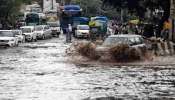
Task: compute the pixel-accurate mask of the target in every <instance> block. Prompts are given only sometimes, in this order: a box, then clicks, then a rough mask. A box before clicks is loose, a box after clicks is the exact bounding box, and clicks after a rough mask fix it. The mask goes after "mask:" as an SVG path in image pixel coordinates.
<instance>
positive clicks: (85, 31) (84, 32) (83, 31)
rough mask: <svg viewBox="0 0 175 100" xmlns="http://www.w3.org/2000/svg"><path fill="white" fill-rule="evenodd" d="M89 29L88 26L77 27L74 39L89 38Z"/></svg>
mask: <svg viewBox="0 0 175 100" xmlns="http://www.w3.org/2000/svg"><path fill="white" fill-rule="evenodd" d="M89 36H90V28H89V26H88V25H77V30H75V37H77V38H78V37H87V38H88V37H89Z"/></svg>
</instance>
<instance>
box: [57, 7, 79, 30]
mask: <svg viewBox="0 0 175 100" xmlns="http://www.w3.org/2000/svg"><path fill="white" fill-rule="evenodd" d="M81 12H82V9H81V8H80V6H79V5H65V6H64V8H63V10H62V13H61V18H60V22H61V28H62V30H63V33H66V29H67V28H68V24H71V25H73V24H74V20H73V19H74V17H80V16H81Z"/></svg>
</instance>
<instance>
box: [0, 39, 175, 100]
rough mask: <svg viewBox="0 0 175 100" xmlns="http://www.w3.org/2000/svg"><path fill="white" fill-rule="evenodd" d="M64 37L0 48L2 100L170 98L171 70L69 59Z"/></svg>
mask: <svg viewBox="0 0 175 100" xmlns="http://www.w3.org/2000/svg"><path fill="white" fill-rule="evenodd" d="M68 47H69V45H68V44H65V43H64V38H63V37H62V38H61V39H58V38H54V39H51V40H44V41H39V42H36V43H25V44H21V45H20V46H19V47H15V48H1V49H0V100H149V99H151V100H169V99H170V100H174V99H175V66H173V65H171V66H170V65H169V66H146V65H145V66H117V65H116V66H114V65H100V64H73V63H69V62H68V61H67V59H68V56H66V54H65V49H66V48H68Z"/></svg>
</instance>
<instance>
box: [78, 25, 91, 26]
mask: <svg viewBox="0 0 175 100" xmlns="http://www.w3.org/2000/svg"><path fill="white" fill-rule="evenodd" d="M77 26H89V25H77Z"/></svg>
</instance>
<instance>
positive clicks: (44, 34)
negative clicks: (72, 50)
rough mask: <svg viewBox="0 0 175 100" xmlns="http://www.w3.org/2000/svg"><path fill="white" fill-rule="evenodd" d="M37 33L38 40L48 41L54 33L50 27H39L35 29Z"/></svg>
mask: <svg viewBox="0 0 175 100" xmlns="http://www.w3.org/2000/svg"><path fill="white" fill-rule="evenodd" d="M35 33H36V34H37V38H38V39H46V38H51V37H52V31H51V29H50V28H49V26H48V25H38V26H36V27H35Z"/></svg>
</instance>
